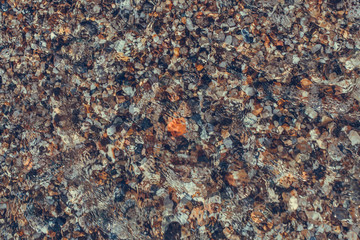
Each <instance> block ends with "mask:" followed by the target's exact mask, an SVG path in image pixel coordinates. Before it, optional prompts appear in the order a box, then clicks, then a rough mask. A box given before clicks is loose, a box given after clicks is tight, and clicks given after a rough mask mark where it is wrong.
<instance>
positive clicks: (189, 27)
mask: <svg viewBox="0 0 360 240" xmlns="http://www.w3.org/2000/svg"><path fill="white" fill-rule="evenodd" d="M186 28H187V29H188V30H189V31H193V30H194V25H193V23H192V21H191V19H190V18H187V19H186Z"/></svg>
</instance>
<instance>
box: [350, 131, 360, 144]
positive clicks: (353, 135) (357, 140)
mask: <svg viewBox="0 0 360 240" xmlns="http://www.w3.org/2000/svg"><path fill="white" fill-rule="evenodd" d="M349 139H350V141H351V144H352V145H356V144H360V136H359V134H358V133H357V132H356V131H354V130H351V131H350V133H349Z"/></svg>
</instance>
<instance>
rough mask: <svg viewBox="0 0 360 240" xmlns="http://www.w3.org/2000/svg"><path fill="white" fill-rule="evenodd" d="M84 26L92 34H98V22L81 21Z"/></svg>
mask: <svg viewBox="0 0 360 240" xmlns="http://www.w3.org/2000/svg"><path fill="white" fill-rule="evenodd" d="M80 25H81V26H83V27H84V28H85V29H86V30H87V32H88V33H89V35H90V36H93V35H97V33H98V24H97V23H96V22H94V21H83V22H81V23H80Z"/></svg>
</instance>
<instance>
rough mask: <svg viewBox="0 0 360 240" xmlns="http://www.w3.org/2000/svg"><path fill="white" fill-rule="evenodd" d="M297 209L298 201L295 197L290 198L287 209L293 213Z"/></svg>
mask: <svg viewBox="0 0 360 240" xmlns="http://www.w3.org/2000/svg"><path fill="white" fill-rule="evenodd" d="M298 207H299V204H298V200H297V198H296V197H294V196H292V197H291V198H290V199H289V209H290V211H295V210H296V209H297V208H298Z"/></svg>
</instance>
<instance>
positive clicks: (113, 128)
mask: <svg viewBox="0 0 360 240" xmlns="http://www.w3.org/2000/svg"><path fill="white" fill-rule="evenodd" d="M106 133H107V135H108V136H112V135H114V133H116V126H114V125H112V126H111V127H109V128H108V129H107V130H106Z"/></svg>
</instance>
